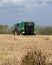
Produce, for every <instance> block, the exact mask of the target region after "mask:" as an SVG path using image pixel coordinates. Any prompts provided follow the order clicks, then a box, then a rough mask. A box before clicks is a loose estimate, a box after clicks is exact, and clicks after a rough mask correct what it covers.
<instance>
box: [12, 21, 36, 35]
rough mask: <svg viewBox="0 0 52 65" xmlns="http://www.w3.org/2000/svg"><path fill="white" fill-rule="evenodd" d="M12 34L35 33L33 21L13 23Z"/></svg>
mask: <svg viewBox="0 0 52 65" xmlns="http://www.w3.org/2000/svg"><path fill="white" fill-rule="evenodd" d="M13 33H14V35H15V33H16V34H17V35H20V34H22V35H30V34H31V35H34V34H36V28H35V23H34V22H21V23H17V24H14V31H13Z"/></svg>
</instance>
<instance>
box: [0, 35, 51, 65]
mask: <svg viewBox="0 0 52 65" xmlns="http://www.w3.org/2000/svg"><path fill="white" fill-rule="evenodd" d="M31 48H33V49H35V50H36V48H37V49H40V50H41V51H42V52H43V51H44V52H45V53H46V54H47V59H48V60H47V61H48V62H49V63H52V36H51V35H50V36H49V35H34V36H32V35H31V36H28V35H27V36H24V35H19V36H17V35H16V36H14V35H7V34H6V35H4V34H3V35H0V65H20V63H21V59H22V58H23V57H24V56H25V54H26V53H27V51H28V50H29V49H31ZM23 62H25V61H23ZM23 65H32V64H23ZM35 65H36V64H35Z"/></svg>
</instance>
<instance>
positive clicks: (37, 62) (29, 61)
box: [21, 48, 46, 65]
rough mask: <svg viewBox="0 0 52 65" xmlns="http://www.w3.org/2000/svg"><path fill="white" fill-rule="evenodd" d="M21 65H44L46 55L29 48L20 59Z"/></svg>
mask: <svg viewBox="0 0 52 65" xmlns="http://www.w3.org/2000/svg"><path fill="white" fill-rule="evenodd" d="M21 65H46V55H45V54H44V52H42V50H39V49H32V48H31V49H29V50H28V51H27V53H26V54H25V55H23V57H22V58H21Z"/></svg>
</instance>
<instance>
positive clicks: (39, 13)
mask: <svg viewBox="0 0 52 65" xmlns="http://www.w3.org/2000/svg"><path fill="white" fill-rule="evenodd" d="M22 21H34V22H35V23H36V25H41V26H52V0H0V24H4V25H14V24H15V23H17V22H22Z"/></svg>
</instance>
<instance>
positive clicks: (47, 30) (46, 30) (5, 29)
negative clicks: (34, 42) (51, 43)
mask: <svg viewBox="0 0 52 65" xmlns="http://www.w3.org/2000/svg"><path fill="white" fill-rule="evenodd" d="M13 30H14V26H8V25H0V34H12V31H13ZM36 32H37V34H38V35H52V26H44V27H42V26H38V25H37V26H36Z"/></svg>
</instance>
